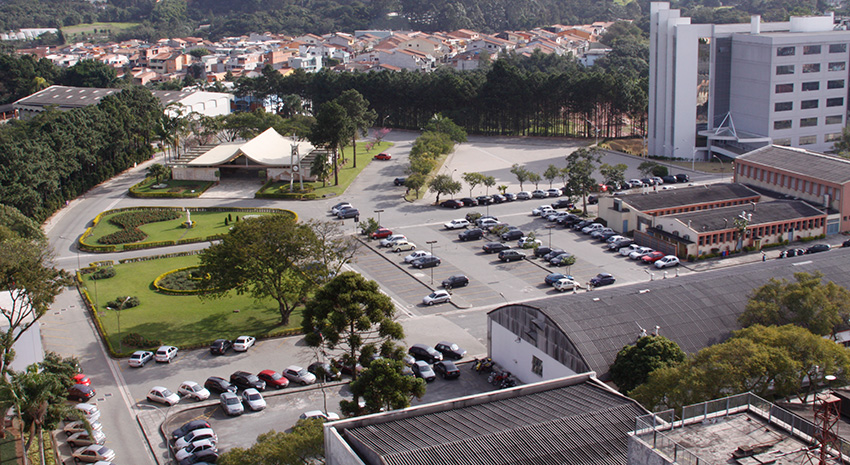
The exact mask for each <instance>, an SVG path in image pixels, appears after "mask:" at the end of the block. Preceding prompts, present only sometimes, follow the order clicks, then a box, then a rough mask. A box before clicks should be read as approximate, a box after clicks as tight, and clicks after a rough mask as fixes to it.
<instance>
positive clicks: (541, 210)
mask: <svg viewBox="0 0 850 465" xmlns="http://www.w3.org/2000/svg"><path fill="white" fill-rule="evenodd" d="M554 211H555V209H554V208H552V206H551V205H541V206H539V207H537V208H535V209H534V210H531V214H532V216H542V215H548V214H549V213H552V212H554Z"/></svg>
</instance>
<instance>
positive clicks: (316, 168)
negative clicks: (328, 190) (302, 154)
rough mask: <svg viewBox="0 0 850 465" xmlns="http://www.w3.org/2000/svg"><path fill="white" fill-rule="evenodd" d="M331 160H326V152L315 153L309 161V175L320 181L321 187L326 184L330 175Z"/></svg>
mask: <svg viewBox="0 0 850 465" xmlns="http://www.w3.org/2000/svg"><path fill="white" fill-rule="evenodd" d="M332 172H333V170H332V169H331V161H330V160H328V154H326V153H317V154H316V156H315V157H314V158H313V161H312V163H310V176H313V177H315V178H316V179H318V180H320V181H322V187H325V186H327V183H328V179H329V178H330V177H331V173H332Z"/></svg>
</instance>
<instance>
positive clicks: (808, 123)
mask: <svg viewBox="0 0 850 465" xmlns="http://www.w3.org/2000/svg"><path fill="white" fill-rule="evenodd" d="M817 125H818V119H817V118H816V117H815V118H801V119H800V127H801V128H810V127H812V126H817Z"/></svg>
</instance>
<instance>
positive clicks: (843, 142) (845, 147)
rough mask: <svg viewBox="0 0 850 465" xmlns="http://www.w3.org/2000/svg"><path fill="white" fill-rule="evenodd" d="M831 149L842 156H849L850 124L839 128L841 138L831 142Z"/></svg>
mask: <svg viewBox="0 0 850 465" xmlns="http://www.w3.org/2000/svg"><path fill="white" fill-rule="evenodd" d="M832 150H833V151H834V152H835V153H837V154H838V155H841V156H842V157H845V158H848V157H850V125H848V126H844V129H842V130H841V138H840V139H838V140H836V141H835V142H834V143H833V144H832Z"/></svg>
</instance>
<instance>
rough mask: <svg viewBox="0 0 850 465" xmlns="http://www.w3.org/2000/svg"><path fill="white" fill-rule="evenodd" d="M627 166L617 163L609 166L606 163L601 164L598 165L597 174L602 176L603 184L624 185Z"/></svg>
mask: <svg viewBox="0 0 850 465" xmlns="http://www.w3.org/2000/svg"><path fill="white" fill-rule="evenodd" d="M627 168H628V166H626V164H624V163H618V164H616V165H609V164H608V163H603V164H601V165H599V174H601V175H602V179H604V180H605V181H604V183H605V184H610V185H615V186H616V185H623V184H625V183H626V169H627Z"/></svg>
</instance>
